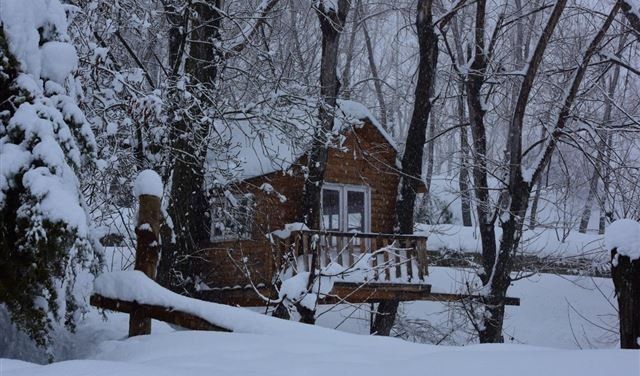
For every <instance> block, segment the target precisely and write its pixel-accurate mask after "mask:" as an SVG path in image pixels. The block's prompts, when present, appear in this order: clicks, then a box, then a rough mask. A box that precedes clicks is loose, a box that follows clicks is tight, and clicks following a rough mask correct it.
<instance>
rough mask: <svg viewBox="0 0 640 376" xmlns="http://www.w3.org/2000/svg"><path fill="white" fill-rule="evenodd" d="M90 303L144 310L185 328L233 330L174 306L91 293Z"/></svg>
mask: <svg viewBox="0 0 640 376" xmlns="http://www.w3.org/2000/svg"><path fill="white" fill-rule="evenodd" d="M89 303H90V304H91V305H92V306H94V307H97V308H102V309H106V310H109V311H115V312H124V313H129V314H130V313H132V312H136V311H138V312H142V313H143V314H144V316H145V317H147V318H149V319H155V320H159V321H164V322H167V323H169V324H173V325H177V326H180V327H182V328H185V329H191V330H210V331H216V332H231V330H229V329H227V328H223V327H221V326H218V325H216V324H214V323H211V322H209V321H207V320H205V319H204V318H202V317H198V316H196V315H194V314H191V313H188V312H183V311H179V310H177V309H175V308H173V307H164V306H158V305H150V304H140V303H138V302H136V301H133V302H131V301H127V300H121V299H113V298H107V297H104V296H102V295H98V294H93V295H91V297H90V298H89Z"/></svg>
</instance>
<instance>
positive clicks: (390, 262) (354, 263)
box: [276, 230, 428, 283]
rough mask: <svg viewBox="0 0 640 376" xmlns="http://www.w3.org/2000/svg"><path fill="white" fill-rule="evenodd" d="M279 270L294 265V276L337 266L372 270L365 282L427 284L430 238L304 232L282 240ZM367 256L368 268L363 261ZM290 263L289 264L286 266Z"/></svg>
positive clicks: (336, 232)
mask: <svg viewBox="0 0 640 376" xmlns="http://www.w3.org/2000/svg"><path fill="white" fill-rule="evenodd" d="M279 252H280V254H279V255H278V257H277V260H279V262H280V264H279V265H276V270H283V269H286V268H287V267H288V266H291V265H293V266H294V267H293V274H296V273H299V272H304V271H309V270H310V269H311V267H312V266H311V265H312V263H313V259H314V257H313V256H314V253H316V252H317V257H316V268H319V269H322V268H325V267H326V266H328V265H329V264H330V263H337V264H339V265H341V266H342V267H343V268H346V269H347V271H349V270H351V271H356V270H357V271H358V272H362V271H363V270H362V269H363V268H366V269H368V271H370V273H369V274H370V275H369V276H368V279H367V280H363V281H361V282H367V281H368V282H392V283H393V282H395V283H426V282H425V279H426V276H427V275H428V268H427V238H426V237H424V236H417V235H399V234H380V233H362V232H354V233H351V232H341V231H317V230H316V231H314V230H300V231H293V232H291V234H290V236H289V237H287V238H286V239H282V241H281V243H280V247H279ZM365 256H366V260H367V261H368V263H367V265H363V264H362V263H361V260H363V259H364V257H365ZM283 262H285V263H286V262H288V263H289V265H283V264H282V263H283Z"/></svg>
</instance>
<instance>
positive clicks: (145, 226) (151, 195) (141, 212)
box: [129, 170, 163, 337]
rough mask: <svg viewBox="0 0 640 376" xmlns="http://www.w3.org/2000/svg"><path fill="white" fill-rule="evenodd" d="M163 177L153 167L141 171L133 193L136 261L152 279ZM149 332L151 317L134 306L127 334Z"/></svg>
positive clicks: (141, 269) (158, 255) (160, 214)
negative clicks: (137, 202) (134, 197)
mask: <svg viewBox="0 0 640 376" xmlns="http://www.w3.org/2000/svg"><path fill="white" fill-rule="evenodd" d="M162 190H163V187H162V180H161V179H160V176H158V174H156V173H155V172H154V171H152V170H144V171H141V172H140V174H138V177H137V178H136V182H135V187H134V193H135V194H136V196H138V200H139V208H138V223H137V225H136V230H135V232H136V242H137V243H136V262H135V267H134V269H135V270H139V271H141V272H143V273H144V274H146V275H147V277H149V278H151V279H152V280H155V279H156V270H157V267H158V261H159V260H160V235H159V234H160V221H161V219H162V212H161V209H160V198H161V197H162ZM144 334H151V319H150V318H148V317H147V314H146V312H145V311H144V310H143V309H141V308H137V309H134V310H133V311H132V312H131V314H130V315H129V337H133V336H137V335H144Z"/></svg>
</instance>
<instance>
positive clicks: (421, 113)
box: [372, 0, 438, 336]
mask: <svg viewBox="0 0 640 376" xmlns="http://www.w3.org/2000/svg"><path fill="white" fill-rule="evenodd" d="M432 8H433V2H432V0H420V1H418V9H417V10H418V13H417V17H416V26H417V30H418V45H419V48H420V60H419V63H418V82H417V83H416V89H415V102H414V106H413V114H412V115H411V123H410V124H409V131H408V133H407V142H406V144H405V150H404V154H403V156H402V177H401V178H400V196H399V197H398V201H397V203H396V219H397V226H396V227H397V230H398V232H399V233H401V234H412V233H413V225H414V222H413V221H414V208H415V202H416V191H417V188H418V185H419V184H421V183H422V181H421V175H422V157H423V153H424V143H425V138H426V132H427V124H428V121H429V115H430V113H431V98H432V97H433V91H434V87H435V80H436V67H437V62H438V35H437V34H436V32H435V26H434V24H433V13H432ZM397 309H398V302H397V301H388V302H383V303H380V304H379V305H378V312H377V314H376V318H375V320H374V324H373V326H372V332H373V333H375V334H377V335H384V336H388V335H389V334H390V333H391V328H392V327H393V321H394V320H395V316H396V312H397Z"/></svg>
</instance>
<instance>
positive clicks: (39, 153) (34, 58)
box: [0, 0, 100, 346]
mask: <svg viewBox="0 0 640 376" xmlns="http://www.w3.org/2000/svg"><path fill="white" fill-rule="evenodd" d="M68 41H69V37H68V35H67V15H66V13H65V8H64V7H63V5H61V4H60V2H59V1H58V0H52V1H28V2H23V1H15V0H1V1H0V161H1V163H0V304H4V305H5V306H6V307H7V309H8V311H9V312H10V314H11V318H12V320H13V322H14V323H15V325H16V326H17V327H18V328H20V329H21V330H24V331H25V332H26V333H28V334H29V335H30V336H31V337H32V338H33V339H34V340H35V342H36V343H37V344H38V345H40V346H48V345H49V344H50V342H51V331H52V329H53V328H54V325H56V324H57V323H64V325H65V326H66V327H67V328H69V329H71V330H73V329H74V324H75V321H76V319H77V316H78V313H79V312H80V310H81V308H82V306H83V302H82V300H81V299H80V298H79V297H78V296H76V294H75V293H74V282H75V279H76V276H78V275H79V273H81V272H83V271H85V270H90V271H91V272H93V273H94V274H95V273H96V272H97V270H98V268H99V266H100V257H99V255H98V253H97V252H96V251H95V246H94V243H93V242H92V241H91V235H90V234H91V231H90V227H89V219H88V215H87V211H86V209H85V206H84V202H83V197H82V193H81V191H80V189H79V182H78V179H77V176H76V173H78V172H79V170H80V169H81V168H82V167H83V166H86V165H87V163H93V162H95V140H94V136H93V133H92V131H91V128H90V126H89V124H88V123H87V121H86V119H85V116H84V114H83V113H82V111H81V110H80V109H79V108H78V106H77V104H76V97H77V96H78V95H80V94H81V91H80V89H79V88H80V85H79V82H77V81H76V80H75V79H74V77H73V75H72V73H73V71H74V70H75V68H76V66H77V62H78V58H77V55H76V51H75V48H74V47H73V45H72V44H70V43H68Z"/></svg>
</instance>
